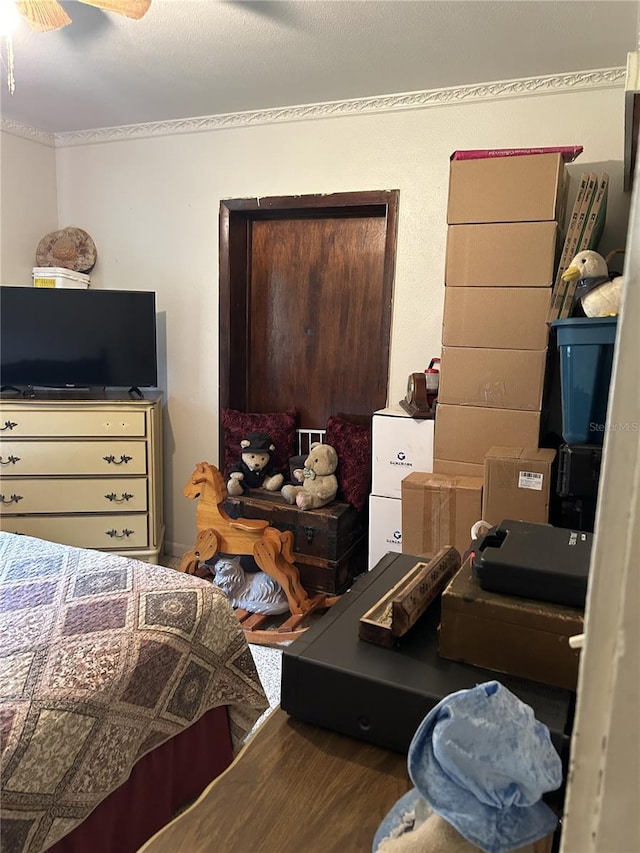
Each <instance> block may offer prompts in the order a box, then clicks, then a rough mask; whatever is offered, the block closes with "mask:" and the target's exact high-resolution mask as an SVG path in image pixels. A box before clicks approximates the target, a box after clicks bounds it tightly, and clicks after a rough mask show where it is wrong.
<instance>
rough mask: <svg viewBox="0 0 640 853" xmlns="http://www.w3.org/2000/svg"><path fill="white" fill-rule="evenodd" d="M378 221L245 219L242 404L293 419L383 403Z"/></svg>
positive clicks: (314, 420) (381, 231)
mask: <svg viewBox="0 0 640 853" xmlns="http://www.w3.org/2000/svg"><path fill="white" fill-rule="evenodd" d="M385 236H386V221H385V218H384V217H381V216H377V217H371V216H368V217H355V216H351V217H333V218H317V219H312V218H304V219H288V220H281V219H278V220H267V221H257V222H253V223H252V232H251V288H250V310H249V352H250V355H249V380H248V381H249V401H248V402H249V408H250V410H251V411H268V410H275V411H279V410H281V409H286V408H287V407H288V406H290V405H292V404H293V405H296V406H298V408H299V410H300V413H301V425H302V426H310V427H318V426H323V425H324V424H325V422H326V419H327V416H328V415H329V414H332V413H335V412H337V411H347V412H351V413H354V414H356V413H357V414H367V413H371V412H373V411H374V410H375V409H376V408H380V407H382V406H384V405H385V402H386V395H387V362H388V359H387V354H386V347H388V340H387V341H385V340H381V337H382V335H383V333H384V326H385V325H386V324H385V323H384V322H383V318H384V315H385V312H386V311H388V306H386V305H385V293H384V276H383V272H384V263H385Z"/></svg>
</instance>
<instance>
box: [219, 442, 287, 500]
mask: <svg viewBox="0 0 640 853" xmlns="http://www.w3.org/2000/svg"><path fill="white" fill-rule="evenodd" d="M240 447H241V448H242V454H241V458H240V461H239V462H237V463H236V464H235V465H234V466H233V467H232V468H231V470H230V471H229V480H228V482H227V491H228V492H229V494H230V495H231V496H233V497H237V496H238V495H242V494H243V493H244V491H245V490H246V489H260V488H262V489H266V490H267V491H268V492H277V491H278V489H279V488H280V486H282V483H283V481H284V477H283V476H282V474H281V473H280V472H279V471H278V469H277V468H276V466H275V464H274V462H273V461H272V455H273V452H274V450H275V447H274V445H273V443H272V441H271V438H270V437H269V436H268V435H267V434H266V432H250V433H248V434H247V437H246V438H243V439H242V441H241V442H240Z"/></svg>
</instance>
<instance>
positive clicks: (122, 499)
mask: <svg viewBox="0 0 640 853" xmlns="http://www.w3.org/2000/svg"><path fill="white" fill-rule="evenodd" d="M132 497H133V495H128V494H127V493H126V492H123V493H122V496H121V497H118V496H117V495H116V493H115V492H111V494H110V495H105V498H106V499H107V500H108V501H113V502H114V503H117V504H122V503H124V502H125V501H128V500H129V499H130V498H132Z"/></svg>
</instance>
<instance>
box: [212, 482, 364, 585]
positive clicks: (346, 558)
mask: <svg viewBox="0 0 640 853" xmlns="http://www.w3.org/2000/svg"><path fill="white" fill-rule="evenodd" d="M223 509H224V510H225V512H226V513H227V514H228V515H229V516H230V517H231V518H252V519H263V520H266V521H268V522H269V523H270V524H271V525H272V526H273V527H275V528H277V529H278V530H281V531H285V530H289V531H291V533H293V551H294V557H295V562H296V565H297V566H298V568H299V570H300V579H301V581H302V585H303V586H304V587H305V589H308V590H314V591H319V592H327V593H330V594H336V595H338V594H340V593H342V592H344V591H345V590H346V589H347V588H348V587H349V586H350V584H351V581H352V580H353V578H354V577H355V576H356V575H357V574H360V572H362V571H365V569H366V560H367V545H366V541H367V528H366V518H365V516H364V514H363V513H359V512H358V511H357V510H356V509H354V508H353V507H352V506H351V505H350V504H348V503H344V502H342V501H333V502H332V503H330V504H328V505H327V506H324V507H320V508H319V509H313V510H301V509H299V508H298V507H297V506H291V505H290V504H288V503H286V502H285V500H284V498H283V497H282V495H281V494H280V492H267V491H266V490H264V489H253V490H251V489H250V490H248V491H246V492H245V493H244V494H243V495H241V496H240V497H228V498H227V499H226V500H225V502H224V504H223Z"/></svg>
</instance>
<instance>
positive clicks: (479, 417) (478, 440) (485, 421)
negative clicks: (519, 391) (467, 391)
mask: <svg viewBox="0 0 640 853" xmlns="http://www.w3.org/2000/svg"><path fill="white" fill-rule="evenodd" d="M539 433H540V412H524V411H519V410H517V409H492V408H485V407H479V406H453V405H449V404H448V403H439V404H438V407H437V410H436V435H435V443H434V456H435V458H436V459H440V460H443V461H444V460H448V461H451V462H473V463H474V464H476V465H484V457H485V454H486V452H487V450H489V448H490V447H493V445H498V444H500V445H503V446H506V445H511V446H514V447H515V446H518V445H519V446H521V447H537V446H538V438H539Z"/></svg>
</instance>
